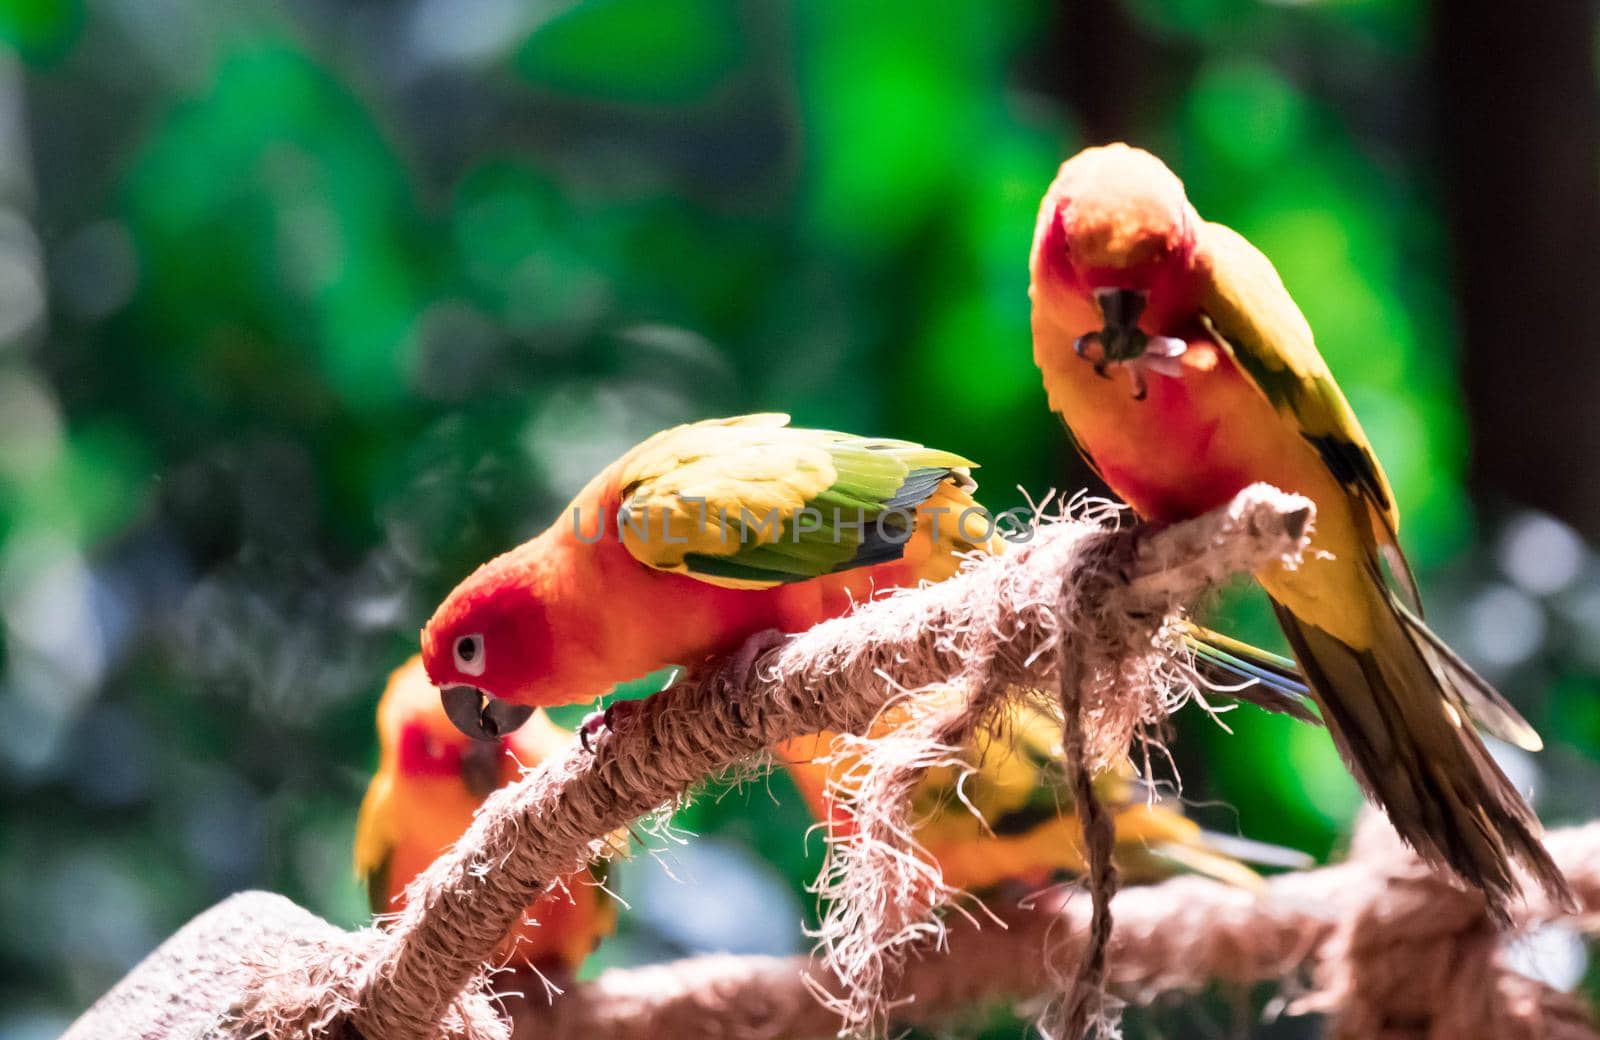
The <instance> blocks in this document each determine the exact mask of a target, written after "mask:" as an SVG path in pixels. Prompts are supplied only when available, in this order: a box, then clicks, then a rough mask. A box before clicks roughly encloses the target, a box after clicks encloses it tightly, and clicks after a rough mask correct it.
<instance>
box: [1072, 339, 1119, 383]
mask: <svg viewBox="0 0 1600 1040" xmlns="http://www.w3.org/2000/svg"><path fill="white" fill-rule="evenodd" d="M1090 348H1094V349H1093V350H1091V349H1090ZM1072 352H1073V353H1074V354H1076V355H1078V356H1079V357H1080V358H1082V359H1083V360H1085V361H1092V362H1094V374H1095V375H1097V376H1099V377H1100V378H1101V379H1110V378H1111V376H1110V375H1109V374H1107V372H1106V365H1108V364H1110V359H1109V358H1107V357H1106V345H1105V341H1104V340H1103V339H1101V337H1100V333H1098V332H1085V333H1084V334H1083V335H1081V336H1079V337H1078V338H1077V339H1076V340H1074V341H1073V343H1072Z"/></svg>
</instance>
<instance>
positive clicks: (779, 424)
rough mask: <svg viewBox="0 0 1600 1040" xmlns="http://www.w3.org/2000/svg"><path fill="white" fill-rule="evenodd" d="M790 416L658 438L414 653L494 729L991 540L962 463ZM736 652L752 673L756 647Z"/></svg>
mask: <svg viewBox="0 0 1600 1040" xmlns="http://www.w3.org/2000/svg"><path fill="white" fill-rule="evenodd" d="M788 422H789V419H788V416H786V415H771V414H768V415H747V416H740V417H736V418H731V419H714V420H708V421H705V422H698V423H692V424H689V425H685V426H678V427H674V428H673V429H670V430H667V431H665V432H663V433H659V434H656V435H655V436H654V437H651V438H650V439H648V440H646V441H645V442H643V443H642V444H640V445H638V446H637V447H635V448H633V449H632V450H631V451H629V452H627V453H626V454H625V455H623V456H622V457H621V458H620V459H618V460H617V461H616V462H615V463H613V464H611V465H610V466H608V467H606V468H605V470H603V471H602V472H601V473H600V474H599V475H598V476H596V477H595V478H594V479H593V480H592V481H590V482H589V484H588V486H587V487H585V488H584V489H583V490H582V491H580V492H579V493H578V496H577V497H576V498H575V499H573V501H572V503H571V504H570V505H569V506H568V507H567V508H566V509H565V510H563V511H562V513H561V515H560V516H559V517H558V518H557V519H556V520H555V522H554V523H552V524H551V525H550V527H549V528H547V529H546V530H545V531H544V533H542V534H540V535H538V536H537V537H535V538H534V539H532V540H531V541H529V542H527V543H525V544H523V545H521V546H518V547H517V548H515V549H513V550H511V551H510V552H508V553H505V554H504V555H502V556H499V557H496V558H495V559H493V560H490V561H489V562H488V563H486V564H484V565H483V566H481V567H479V568H478V569H477V570H476V571H474V572H473V573H472V574H471V575H470V576H468V577H467V578H466V580H464V581H463V582H461V584H460V585H458V586H456V588H455V589H454V591H452V592H451V593H450V595H449V596H448V597H447V598H446V599H445V601H444V602H443V603H442V604H441V605H440V606H439V608H438V610H437V611H436V612H435V613H434V615H433V617H432V619H431V620H429V621H428V623H427V626H426V627H425V628H424V629H423V632H422V656H423V660H424V661H425V662H426V665H427V672H428V676H429V678H431V679H432V681H433V682H434V683H435V684H436V685H437V686H439V687H440V688H441V689H442V690H443V695H444V698H445V700H446V704H447V706H449V705H451V704H454V705H455V707H454V708H452V717H453V718H455V719H456V721H457V724H458V725H463V726H465V727H466V728H467V730H468V731H469V732H474V733H478V734H491V733H494V732H504V731H505V729H506V728H508V727H509V726H512V725H515V723H516V721H517V715H516V714H514V713H513V709H512V707H511V706H512V705H520V706H524V707H523V709H522V710H527V709H526V706H528V705H557V704H570V703H576V702H580V701H588V700H593V699H594V698H596V697H598V696H600V695H601V694H603V693H605V692H607V691H608V690H610V689H611V688H612V687H613V686H615V685H616V684H617V683H619V682H624V681H626V680H630V679H637V678H639V677H641V676H644V675H647V674H649V673H650V672H653V671H656V670H658V669H661V668H665V667H668V666H672V665H682V666H686V667H691V668H692V667H697V666H699V665H701V664H702V663H704V662H705V661H706V660H707V659H709V658H713V657H716V656H718V655H723V654H728V653H729V652H730V651H734V650H736V649H741V648H742V647H745V646H746V644H747V641H751V640H752V637H758V636H765V635H769V634H772V633H778V632H783V633H788V632H798V631H801V630H804V629H806V628H809V627H810V626H812V625H814V624H816V623H817V622H818V621H821V620H823V619H825V618H830V617H834V616H836V615H838V614H842V613H844V612H845V611H846V610H848V609H849V608H850V606H851V605H852V604H853V603H855V602H856V601H858V600H862V599H866V598H869V597H870V596H872V595H873V593H874V592H875V591H877V590H880V589H884V588H888V587H892V586H899V585H908V584H915V583H917V582H919V581H923V580H928V581H938V580H940V579H942V578H945V577H948V576H949V575H951V574H953V573H954V572H955V571H956V570H957V569H958V567H959V563H960V559H959V558H960V555H961V554H963V553H968V552H972V551H975V550H978V549H982V548H986V547H987V546H988V544H989V542H990V541H991V540H993V538H994V532H993V530H992V527H991V526H990V525H989V522H988V521H987V520H985V519H982V518H979V517H978V516H977V515H976V514H975V513H968V512H967V511H968V510H976V509H977V503H976V502H974V501H973V499H972V496H971V492H972V489H973V488H974V487H975V486H976V485H975V484H974V483H973V481H972V479H971V477H970V475H969V470H970V469H971V467H972V465H973V464H972V463H971V462H969V461H967V460H966V459H964V458H962V457H960V456H959V455H953V454H951V453H949V452H945V451H939V450H937V449H934V448H925V447H923V446H922V445H920V444H912V443H909V442H907V441H897V440H886V439H881V438H868V437H857V436H854V435H852V434H847V433H833V432H830V431H827V430H805V429H797V428H794V427H791V426H789V425H788ZM803 511H805V512H803ZM757 642H759V641H757ZM749 648H750V649H754V644H751V645H750V647H749ZM735 656H736V657H739V656H743V657H745V658H746V659H745V660H744V661H743V663H744V664H745V665H746V666H748V664H749V658H751V657H753V656H754V655H753V653H746V654H742V655H735Z"/></svg>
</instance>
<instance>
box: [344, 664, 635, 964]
mask: <svg viewBox="0 0 1600 1040" xmlns="http://www.w3.org/2000/svg"><path fill="white" fill-rule="evenodd" d="M571 743H572V734H571V733H568V732H567V731H566V730H564V729H562V728H560V727H559V726H557V725H555V724H554V723H552V722H550V720H549V719H547V718H546V717H545V716H544V714H543V713H542V712H540V713H537V714H535V715H534V716H533V717H532V718H531V719H529V720H528V722H527V725H524V726H523V727H522V728H521V729H519V730H518V731H517V732H515V733H513V734H511V735H510V736H509V737H505V738H501V739H497V740H475V739H473V738H470V737H468V736H466V735H465V734H463V733H461V732H460V731H459V730H458V729H456V727H455V726H453V725H452V724H451V722H450V720H449V719H448V718H446V717H445V714H444V709H443V707H442V706H441V705H440V703H439V692H438V691H437V690H436V689H434V687H433V684H432V683H430V682H429V681H428V676H427V674H426V673H425V672H424V671H423V668H422V659H421V658H420V657H412V658H411V659H410V660H409V661H407V662H406V663H405V664H403V665H401V666H400V667H399V668H398V669H396V670H395V672H394V673H393V674H392V675H391V676H390V677H389V684H388V686H387V687H386V688H385V689H384V691H383V697H382V699H381V700H379V702H378V744H379V759H378V771H377V773H376V775H374V776H373V778H372V782H371V783H370V784H369V785H368V786H367V794H366V797H365V798H364V799H363V800H362V802H361V812H360V815H359V816H358V817H357V818H356V843H355V861H356V873H357V874H358V875H359V876H360V877H361V878H362V880H363V881H364V882H365V883H366V886H367V896H368V899H369V901H370V902H371V904H372V912H373V913H379V914H381V913H392V912H394V911H397V910H399V909H401V907H403V906H404V905H405V888H406V885H408V884H410V882H411V879H412V878H414V877H416V876H417V874H419V873H421V872H422V871H423V870H424V869H426V868H427V867H428V865H429V864H431V863H432V862H433V861H434V859H436V858H437V857H438V855H439V854H440V853H441V852H443V851H444V850H445V849H447V848H449V847H450V845H451V844H453V843H454V842H455V840H456V839H457V838H459V837H461V834H462V832H464V831H465V830H466V829H467V825H468V824H470V823H471V822H472V814H473V812H474V811H475V810H476V809H477V808H478V805H479V803H481V802H482V801H483V800H484V798H486V797H488V795H489V793H490V792H492V791H493V790H495V788H497V787H500V786H502V785H504V784H507V783H510V782H511V781H512V780H515V779H516V778H517V776H518V775H519V772H520V769H519V764H520V766H534V765H537V764H538V763H539V762H540V761H541V760H543V759H544V758H545V756H547V755H550V754H554V753H555V752H557V751H558V750H564V749H565V748H567V747H568V746H569V745H570V744H571ZM603 880H604V864H602V863H596V864H595V865H594V866H593V867H591V868H590V869H589V870H587V871H582V872H580V873H578V874H575V875H573V876H572V877H570V878H568V879H567V881H566V886H565V889H566V891H564V892H563V891H561V890H560V889H557V890H556V891H554V892H552V893H551V894H550V895H548V896H546V897H544V898H543V899H540V900H539V901H538V902H535V903H534V904H532V905H531V906H529V907H528V908H527V910H526V911H525V912H524V913H523V917H524V919H525V920H524V922H523V924H522V925H521V926H519V927H518V928H517V930H516V931H514V932H513V933H512V934H511V936H509V937H508V938H507V940H506V946H505V947H504V949H503V951H502V953H503V955H504V957H505V958H506V960H507V962H508V963H512V964H528V965H531V966H533V967H535V968H538V969H539V970H540V971H543V972H546V973H550V972H552V971H555V972H562V973H567V974H570V973H572V972H575V971H577V969H578V966H579V965H580V964H582V963H583V959H584V958H585V957H587V956H588V955H589V953H590V952H591V951H592V950H593V949H594V948H595V947H596V946H597V945H598V944H599V943H600V940H601V939H603V938H605V937H606V936H608V935H610V934H611V933H612V931H613V930H614V929H615V927H616V920H617V910H616V904H615V903H614V902H613V901H612V899H611V897H610V896H608V895H607V894H606V892H605V890H604V889H603V888H602V887H601V884H600V883H601V882H602V881H603Z"/></svg>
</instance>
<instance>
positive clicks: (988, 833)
mask: <svg viewBox="0 0 1600 1040" xmlns="http://www.w3.org/2000/svg"><path fill="white" fill-rule="evenodd" d="M921 696H925V697H926V696H932V697H938V696H942V695H941V694H938V693H933V694H923V695H921ZM901 722H902V719H901V717H900V716H899V715H897V714H896V713H893V712H890V713H886V714H885V716H884V717H883V718H882V719H881V720H880V722H879V725H878V728H877V729H876V730H875V731H874V733H875V735H878V734H881V733H883V732H885V731H887V730H891V729H893V728H894V727H896V726H898V725H900V724H901ZM835 739H836V738H835V736H834V735H833V734H831V733H823V734H819V735H817V736H814V737H801V738H799V739H797V740H791V741H788V742H787V743H785V744H782V745H780V746H779V747H777V748H775V749H774V751H775V753H776V754H777V755H778V757H779V758H780V759H781V760H782V761H783V763H784V764H785V766H786V768H787V769H788V771H789V774H790V775H791V776H792V777H793V778H794V781H795V785H796V786H797V787H798V788H799V789H800V793H801V794H802V795H803V796H804V797H805V800H806V804H807V805H808V806H809V807H810V809H811V811H812V813H813V814H815V815H816V817H817V819H818V820H819V821H822V822H825V823H827V824H828V825H829V827H830V829H832V830H833V831H834V832H835V833H838V832H839V831H840V830H841V829H843V828H848V827H849V826H850V825H851V822H850V821H851V810H850V800H851V799H850V793H851V784H852V783H853V782H854V780H855V779H856V774H855V769H856V765H857V763H856V761H855V759H854V758H853V756H851V755H850V754H849V753H848V751H846V750H845V749H843V748H842V747H841V746H836V745H835V744H834V741H835ZM962 757H963V759H964V761H965V763H966V765H967V766H969V767H971V770H972V772H971V775H969V776H966V777H965V779H964V780H963V774H964V773H965V772H966V770H963V769H961V768H959V767H956V766H953V765H947V766H940V767H938V768H935V769H930V770H928V771H927V773H926V774H925V775H924V777H923V779H922V781H921V782H920V783H919V784H918V785H917V787H916V789H915V790H914V791H913V792H912V796H911V807H910V808H911V821H912V825H913V827H914V828H915V832H916V838H917V841H918V843H919V844H920V845H921V846H922V849H923V851H924V852H926V853H927V855H928V856H929V857H930V858H931V859H932V860H933V861H934V862H935V863H937V864H938V866H939V871H940V873H941V874H942V875H943V877H944V880H945V883H946V884H948V885H951V886H953V887H955V888H958V889H962V890H963V891H967V892H971V893H974V894H977V895H982V894H984V893H985V892H987V891H991V890H994V889H996V888H999V887H1001V886H1005V885H1016V886H1020V887H1022V888H1024V889H1026V890H1036V889H1039V888H1042V887H1044V886H1045V885H1048V884H1051V883H1054V882H1056V881H1058V880H1061V879H1064V878H1067V877H1077V876H1081V875H1083V874H1085V873H1087V872H1088V867H1087V864H1086V863H1085V860H1084V841H1083V826H1082V824H1081V822H1080V821H1079V820H1078V818H1077V817H1076V816H1075V815H1074V800H1073V793H1072V784H1071V782H1070V781H1069V779H1068V777H1067V776H1066V775H1065V773H1064V772H1063V770H1062V767H1061V761H1062V754H1061V721H1060V720H1059V719H1058V718H1054V717H1052V716H1050V715H1048V714H1046V713H1045V712H1043V711H1040V710H1039V709H1038V708H1036V707H1033V706H1032V705H1029V704H1027V703H1025V702H1018V701H1013V702H1011V703H1010V704H1009V705H1008V706H1007V707H1006V709H1005V710H1004V711H1002V712H1001V713H1000V714H999V715H997V717H996V719H995V721H994V722H993V723H991V724H990V725H989V726H987V727H985V728H983V729H980V730H979V732H978V734H977V736H976V738H975V739H974V740H973V742H972V743H971V744H970V745H969V746H968V747H967V748H966V749H965V751H964V753H963V756H962ZM958 785H959V789H958ZM841 793H842V794H843V798H842V799H841V798H840V794H841ZM1095 794H1096V796H1097V797H1098V798H1099V799H1100V801H1101V802H1102V804H1104V805H1105V807H1106V808H1107V809H1108V810H1109V811H1110V812H1111V813H1112V814H1113V819H1114V822H1115V832H1116V844H1115V846H1114V848H1113V852H1112V858H1113V862H1114V863H1115V864H1116V866H1117V869H1118V871H1119V872H1120V873H1121V874H1122V876H1123V877H1125V878H1126V879H1128V880H1130V881H1134V882H1149V881H1159V880H1161V879H1163V878H1167V877H1170V876H1172V875H1173V874H1176V873H1179V872H1183V871H1190V872H1193V873H1197V874H1203V875H1205V876H1207V877H1211V878H1214V879H1216V880H1218V881H1222V882H1224V883H1226V884H1230V885H1236V886H1239V887H1243V888H1257V887H1259V886H1260V885H1261V878H1260V876H1259V875H1257V874H1256V872H1255V871H1253V870H1251V869H1250V868H1249V867H1247V866H1245V862H1242V861H1248V862H1253V863H1258V864H1261V865H1268V866H1277V867H1304V866H1308V865H1309V864H1310V863H1311V862H1312V861H1311V859H1310V857H1308V856H1305V855H1304V854H1302V853H1299V852H1295V851H1294V850H1291V849H1284V848H1280V847H1278V846H1274V845H1266V844H1263V843H1260V842H1254V841H1249V840H1247V839H1243V838H1236V837H1232V836H1230V835H1224V834H1215V833H1212V832H1209V831H1205V830H1202V829H1201V828H1200V826H1199V824H1197V823H1195V822H1194V821H1193V820H1191V819H1189V818H1187V817H1186V816H1184V815H1183V811H1182V809H1181V807H1180V806H1178V805H1177V804H1176V803H1174V802H1172V801H1170V800H1163V799H1157V798H1155V797H1154V796H1153V794H1152V792H1151V789H1150V787H1149V786H1148V785H1147V784H1145V783H1144V782H1143V781H1141V780H1140V779H1138V777H1137V775H1136V774H1135V772H1134V769H1133V766H1132V764H1131V763H1127V762H1124V763H1123V764H1122V765H1121V766H1120V767H1118V768H1115V769H1108V770H1106V771H1105V772H1103V773H1101V774H1100V775H1099V776H1098V777H1097V778H1096V779H1095ZM975 813H976V815H975Z"/></svg>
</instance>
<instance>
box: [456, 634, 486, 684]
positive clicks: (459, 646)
mask: <svg viewBox="0 0 1600 1040" xmlns="http://www.w3.org/2000/svg"><path fill="white" fill-rule="evenodd" d="M454 649H455V657H456V669H457V670H458V671H460V672H461V674H462V675H482V674H483V670H484V668H486V667H488V664H489V655H488V654H487V653H486V652H485V651H484V648H483V636H481V635H478V634H477V633H473V634H472V635H470V636H459V637H458V638H457V639H456V645H455V648H454Z"/></svg>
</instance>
